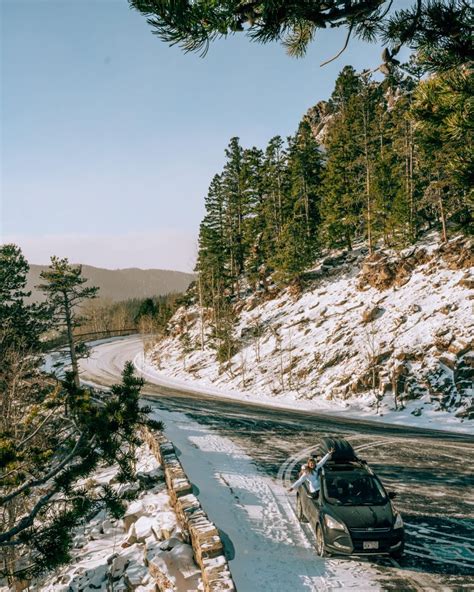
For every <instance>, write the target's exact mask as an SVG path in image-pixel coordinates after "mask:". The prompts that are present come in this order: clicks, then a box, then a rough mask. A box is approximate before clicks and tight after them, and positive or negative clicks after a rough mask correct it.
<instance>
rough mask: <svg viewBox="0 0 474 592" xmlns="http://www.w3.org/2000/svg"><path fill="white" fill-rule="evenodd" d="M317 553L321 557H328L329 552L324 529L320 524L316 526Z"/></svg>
mask: <svg viewBox="0 0 474 592" xmlns="http://www.w3.org/2000/svg"><path fill="white" fill-rule="evenodd" d="M316 553H317V554H318V555H319V557H327V556H328V552H327V551H326V549H325V546H324V534H323V529H322V528H321V526H320V525H319V524H318V525H317V526H316Z"/></svg>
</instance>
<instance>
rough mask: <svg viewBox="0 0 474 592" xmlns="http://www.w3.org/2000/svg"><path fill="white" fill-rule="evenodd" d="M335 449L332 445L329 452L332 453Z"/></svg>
mask: <svg viewBox="0 0 474 592" xmlns="http://www.w3.org/2000/svg"><path fill="white" fill-rule="evenodd" d="M335 450H336V449H335V448H334V446H332V447H331V448H330V449H329V454H332V453H333V452H334V451H335Z"/></svg>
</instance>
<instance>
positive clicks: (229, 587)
mask: <svg viewBox="0 0 474 592" xmlns="http://www.w3.org/2000/svg"><path fill="white" fill-rule="evenodd" d="M143 438H144V440H145V442H146V443H147V444H148V446H149V447H150V450H151V451H152V452H153V454H154V455H155V456H156V458H157V460H158V461H159V462H160V464H161V466H162V468H163V471H164V474H165V480H166V485H167V487H168V491H169V494H170V498H171V502H172V504H173V506H174V509H175V511H176V515H177V517H178V521H179V523H180V525H181V527H182V528H183V530H184V531H185V532H186V533H188V536H189V541H190V543H191V545H192V547H193V551H194V557H195V560H196V563H197V564H198V566H199V567H200V569H201V573H202V581H203V583H204V591H205V592H234V591H236V587H235V584H234V581H233V580H232V575H231V573H230V569H229V564H228V563H227V559H226V558H225V555H224V546H223V544H222V540H221V537H220V535H219V531H218V530H217V528H216V526H215V524H214V523H213V522H211V521H210V520H209V518H208V517H207V514H206V513H205V512H204V510H203V509H202V506H201V503H200V502H199V500H198V498H197V497H196V496H195V495H194V494H193V488H192V485H191V482H190V481H189V479H188V477H187V475H186V473H185V472H184V469H183V467H182V465H181V463H180V461H179V459H178V456H177V454H176V450H175V448H174V446H173V444H172V442H170V441H169V440H167V439H166V438H164V437H163V436H162V435H161V434H159V433H153V432H152V431H151V430H149V429H145V430H144V431H143Z"/></svg>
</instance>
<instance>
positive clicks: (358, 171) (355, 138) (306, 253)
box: [198, 66, 473, 318]
mask: <svg viewBox="0 0 474 592" xmlns="http://www.w3.org/2000/svg"><path fill="white" fill-rule="evenodd" d="M411 71H412V75H408V74H406V73H402V71H401V70H398V71H396V72H394V73H392V74H390V75H389V76H387V77H386V78H385V79H384V80H383V81H381V82H380V81H375V80H373V79H372V78H371V76H370V74H368V73H362V74H358V73H357V72H355V70H354V69H353V68H352V67H350V66H346V67H345V68H344V69H343V70H342V72H341V73H340V75H339V77H338V78H337V80H336V82H335V87H334V91H333V93H332V95H331V97H329V98H328V100H327V101H325V102H321V103H319V104H318V105H316V107H314V108H312V109H310V110H309V111H308V114H307V115H305V116H304V117H303V119H302V121H301V123H300V125H299V127H298V129H297V130H296V133H295V134H294V136H292V137H289V138H288V139H287V140H286V141H285V140H283V139H282V138H281V137H278V136H277V137H274V138H272V139H271V140H270V141H269V143H268V145H267V146H266V147H264V148H263V149H262V148H256V147H251V148H244V147H242V146H241V145H240V142H239V139H238V138H232V139H231V140H230V144H229V146H228V148H227V150H226V163H225V166H224V168H223V170H222V171H221V172H219V173H218V174H216V175H215V176H214V178H213V179H212V182H211V184H210V187H209V192H208V195H207V197H206V215H205V218H204V219H203V221H202V223H201V228H200V239H199V255H198V272H199V274H200V287H201V295H200V297H201V299H202V303H203V304H212V305H213V307H214V308H219V310H220V311H221V312H220V313H219V315H217V316H218V317H219V318H222V314H221V313H222V311H223V310H224V309H225V308H226V306H227V301H228V299H229V297H230V298H231V297H232V295H234V294H235V293H236V291H237V290H238V285H239V278H242V277H243V276H245V277H246V279H248V280H249V282H250V285H251V286H253V287H254V288H263V289H264V287H265V281H266V278H267V277H268V276H269V275H270V274H274V275H275V277H277V278H278V279H279V280H282V281H283V282H284V283H287V282H291V281H294V280H297V281H298V280H299V279H301V274H302V273H303V272H304V271H305V270H306V269H307V268H308V267H310V266H311V265H312V262H314V260H315V258H316V257H317V256H318V254H319V253H321V252H322V250H323V249H325V248H334V247H336V248H337V247H343V248H347V249H349V250H351V248H352V246H353V243H354V241H355V240H359V239H363V240H365V241H366V242H367V246H368V249H369V254H370V253H372V252H373V251H374V250H376V248H378V247H385V248H395V249H401V248H404V247H406V246H408V245H410V244H413V243H415V242H416V241H417V239H418V238H419V237H420V236H421V235H422V234H423V232H425V231H426V230H427V229H430V228H433V227H435V228H437V229H439V230H440V232H441V239H442V240H443V241H444V240H446V238H447V235H448V234H449V233H450V232H452V231H455V232H458V231H461V232H465V231H467V230H468V229H469V227H470V224H471V214H470V211H469V207H468V197H469V188H470V185H471V182H472V179H471V178H470V170H472V169H471V168H470V158H471V148H470V146H472V131H471V130H472V127H471V121H470V110H469V108H468V106H469V101H470V97H471V96H472V91H473V88H472V87H473V82H472V74H471V72H470V71H469V70H468V69H467V68H464V67H459V68H457V69H454V70H450V71H449V72H446V73H441V74H437V75H434V76H431V77H429V78H427V79H423V80H421V79H420V76H418V72H417V69H416V67H415V66H413V67H412V68H411Z"/></svg>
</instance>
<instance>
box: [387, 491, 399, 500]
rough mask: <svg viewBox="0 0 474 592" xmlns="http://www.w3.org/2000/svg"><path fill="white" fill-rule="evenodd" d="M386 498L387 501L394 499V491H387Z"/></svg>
mask: <svg viewBox="0 0 474 592" xmlns="http://www.w3.org/2000/svg"><path fill="white" fill-rule="evenodd" d="M388 497H389V499H391V500H392V499H395V498H396V497H397V492H396V491H389V492H388Z"/></svg>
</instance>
